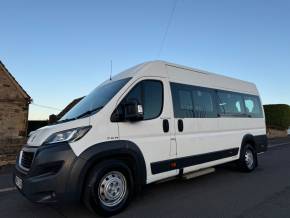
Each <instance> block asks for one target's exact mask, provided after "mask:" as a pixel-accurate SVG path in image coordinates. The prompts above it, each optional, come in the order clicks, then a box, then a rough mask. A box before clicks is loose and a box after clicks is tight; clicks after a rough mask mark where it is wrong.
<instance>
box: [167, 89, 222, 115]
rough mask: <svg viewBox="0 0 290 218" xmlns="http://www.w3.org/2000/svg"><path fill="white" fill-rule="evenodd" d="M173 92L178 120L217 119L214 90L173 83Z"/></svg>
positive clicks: (175, 113)
mask: <svg viewBox="0 0 290 218" xmlns="http://www.w3.org/2000/svg"><path fill="white" fill-rule="evenodd" d="M171 92H172V100H173V109H174V116H175V117H176V118H194V117H195V118H209V117H217V111H216V106H215V100H214V98H215V97H214V95H215V92H214V91H213V90H211V89H207V88H198V87H195V86H190V85H182V84H177V83H171Z"/></svg>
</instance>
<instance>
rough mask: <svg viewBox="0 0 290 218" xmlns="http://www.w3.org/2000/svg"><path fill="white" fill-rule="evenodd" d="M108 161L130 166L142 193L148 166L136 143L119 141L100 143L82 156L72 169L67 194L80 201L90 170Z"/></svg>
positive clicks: (136, 188) (138, 188) (138, 189)
mask: <svg viewBox="0 0 290 218" xmlns="http://www.w3.org/2000/svg"><path fill="white" fill-rule="evenodd" d="M108 159H118V160H122V161H124V162H125V163H126V164H127V165H128V167H129V168H130V169H131V170H132V172H133V178H134V182H135V191H140V190H141V188H142V186H144V185H145V184H146V180H147V173H146V164H145V160H144V157H143V154H142V152H141V151H140V149H139V148H138V146H137V145H136V144H135V143H133V142H131V141H126V140H118V141H110V142H102V143H98V144H96V145H93V146H91V147H89V148H88V149H86V150H85V151H84V152H82V153H81V154H80V156H79V157H78V158H77V159H76V161H75V163H74V165H73V167H72V169H71V173H70V179H69V181H68V186H67V192H68V193H71V194H74V195H76V197H77V199H79V200H80V199H81V197H82V193H83V188H84V185H85V182H86V179H87V177H88V175H89V172H90V170H91V169H92V168H93V167H94V166H95V165H96V164H98V163H100V162H101V161H104V160H108Z"/></svg>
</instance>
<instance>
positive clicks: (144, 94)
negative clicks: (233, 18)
mask: <svg viewBox="0 0 290 218" xmlns="http://www.w3.org/2000/svg"><path fill="white" fill-rule="evenodd" d="M266 150H267V137H266V128H265V119H264V112H263V107H262V105H261V101H260V97H259V93H258V90H257V88H256V86H255V85H254V84H253V83H249V82H244V81H241V80H237V79H232V78H229V77H225V76H220V75H216V74H212V73H208V72H205V71H201V70H197V69H192V68H188V67H185V66H180V65H176V64H172V63H167V62H163V61H153V62H147V63H144V64H140V65H137V66H135V67H133V68H130V69H129V70H126V71H124V72H122V73H120V74H118V75H116V76H114V77H113V78H112V79H111V80H107V81H105V82H104V83H102V84H101V85H100V86H98V87H97V88H96V89H95V90H94V91H92V92H91V93H90V94H89V95H88V96H86V97H85V98H84V99H83V100H82V101H81V102H80V103H78V104H77V105H76V106H75V107H73V108H72V109H71V110H70V111H69V112H68V113H67V114H66V115H65V116H64V117H63V118H62V119H61V120H59V121H58V123H56V124H54V125H50V126H46V127H44V128H41V129H39V130H37V131H35V132H33V133H32V134H30V137H29V139H28V142H27V145H24V146H23V148H22V150H21V152H20V154H19V156H18V159H17V164H16V170H15V175H14V182H15V185H16V186H17V188H18V189H19V190H20V192H21V193H23V194H24V195H25V196H26V197H27V198H28V199H30V200H32V201H33V202H39V203H54V202H78V201H83V202H84V203H85V204H86V206H87V207H88V208H90V209H91V210H93V211H95V212H96V213H99V214H101V215H105V216H110V215H113V214H116V213H118V212H120V211H121V210H122V209H124V208H125V207H126V206H127V205H128V203H129V201H130V199H131V198H132V196H133V194H135V193H136V192H138V191H139V190H140V189H141V188H142V186H144V185H146V184H149V183H152V182H156V181H160V180H163V179H166V178H169V177H179V176H182V175H184V174H187V173H190V172H194V171H198V170H201V169H205V168H209V167H212V166H215V165H219V164H223V163H226V162H232V161H235V162H236V163H237V166H238V168H239V169H240V170H242V171H246V172H250V171H253V170H254V169H255V168H256V167H257V165H258V160H257V154H258V153H261V152H264V151H266Z"/></svg>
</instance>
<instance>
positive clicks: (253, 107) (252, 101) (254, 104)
mask: <svg viewBox="0 0 290 218" xmlns="http://www.w3.org/2000/svg"><path fill="white" fill-rule="evenodd" d="M244 101H245V109H246V113H247V114H249V115H251V117H254V118H262V117H263V112H262V105H261V102H260V99H259V98H258V97H257V96H244Z"/></svg>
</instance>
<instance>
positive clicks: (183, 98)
mask: <svg viewBox="0 0 290 218" xmlns="http://www.w3.org/2000/svg"><path fill="white" fill-rule="evenodd" d="M171 93H172V100H173V109H174V116H175V117H176V118H190V117H194V113H193V101H192V95H191V89H190V88H189V86H187V85H181V84H176V83H171Z"/></svg>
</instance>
